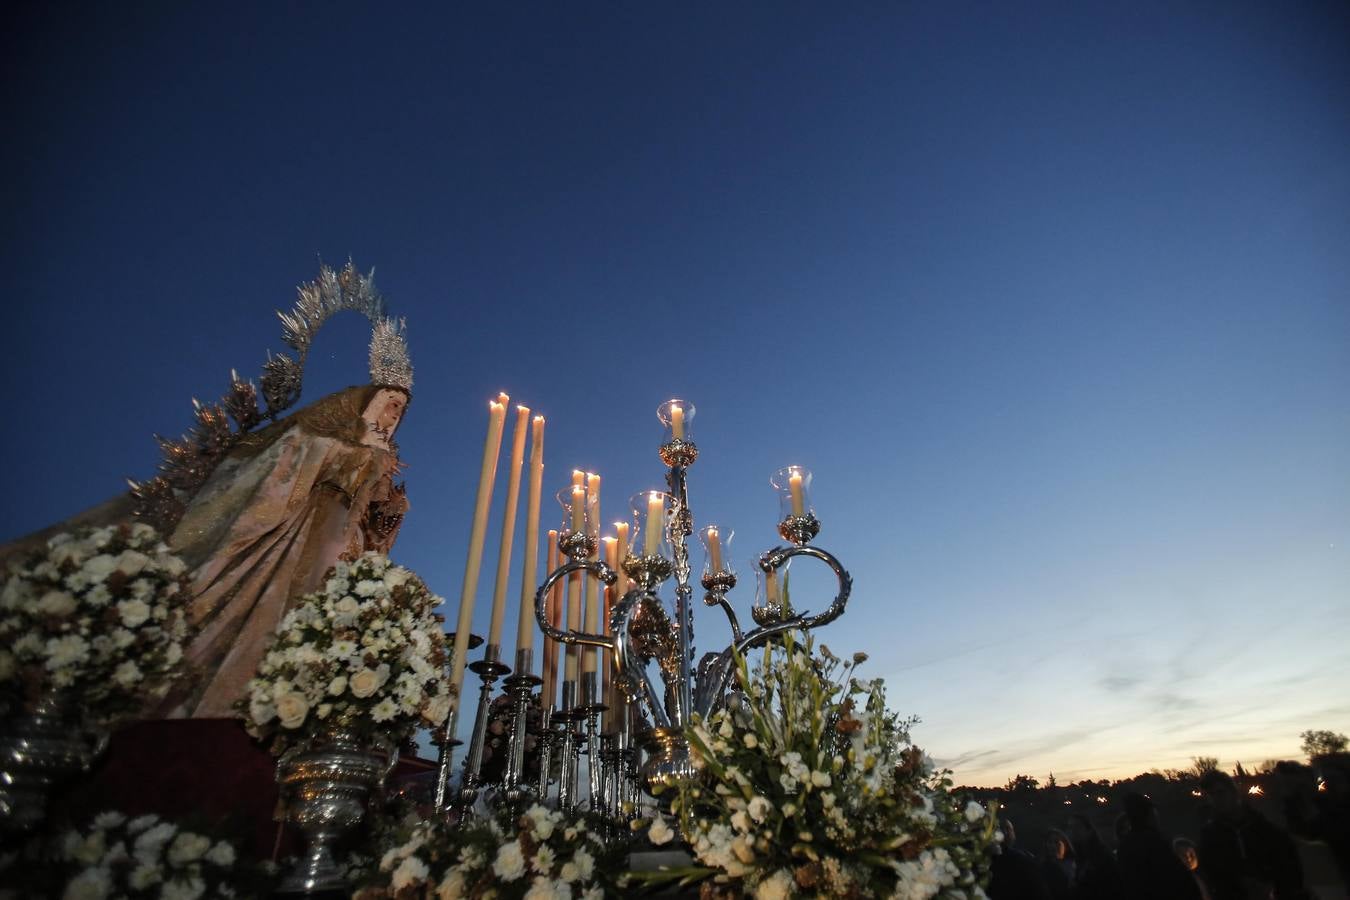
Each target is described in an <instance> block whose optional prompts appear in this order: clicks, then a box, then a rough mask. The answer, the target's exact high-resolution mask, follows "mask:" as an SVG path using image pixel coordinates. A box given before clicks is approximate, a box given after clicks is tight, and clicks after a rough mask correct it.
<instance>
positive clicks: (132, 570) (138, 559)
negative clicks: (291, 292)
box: [115, 550, 150, 576]
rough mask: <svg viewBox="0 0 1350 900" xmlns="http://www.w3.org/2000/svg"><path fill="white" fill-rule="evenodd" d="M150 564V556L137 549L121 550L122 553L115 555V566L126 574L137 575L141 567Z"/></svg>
mask: <svg viewBox="0 0 1350 900" xmlns="http://www.w3.org/2000/svg"><path fill="white" fill-rule="evenodd" d="M149 564H150V557H148V556H146V555H145V554H144V553H141V552H139V551H137V550H123V551H122V555H121V556H119V557H117V560H116V563H115V565H116V568H117V569H119V570H120V571H122V572H125V573H126V574H127V575H128V576H131V575H139V574H140V572H141V569H144V568H145V567H146V566H147V565H149Z"/></svg>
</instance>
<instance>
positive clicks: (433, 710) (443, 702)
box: [0, 676, 450, 725]
mask: <svg viewBox="0 0 1350 900" xmlns="http://www.w3.org/2000/svg"><path fill="white" fill-rule="evenodd" d="M0 677H2V676H0ZM449 715H450V698H449V697H433V698H432V699H431V701H430V702H429V703H427V705H426V706H425V707H423V709H422V718H424V719H426V720H427V721H428V722H430V723H431V724H433V725H439V724H440V723H442V722H444V721H445V719H446V717H447V716H449Z"/></svg>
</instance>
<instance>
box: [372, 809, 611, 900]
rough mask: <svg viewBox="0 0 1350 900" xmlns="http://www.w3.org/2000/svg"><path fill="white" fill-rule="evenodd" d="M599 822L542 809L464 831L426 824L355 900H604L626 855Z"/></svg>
mask: <svg viewBox="0 0 1350 900" xmlns="http://www.w3.org/2000/svg"><path fill="white" fill-rule="evenodd" d="M592 821H593V820H591V819H589V818H588V817H586V816H584V815H582V814H575V815H572V816H567V815H564V814H563V813H561V812H557V811H554V810H549V809H546V808H545V807H543V806H540V805H538V804H535V805H533V806H531V807H530V808H529V809H527V810H526V811H525V813H524V814H523V815H521V816H519V817H518V818H516V819H511V818H509V817H508V818H504V819H501V820H498V819H487V820H484V821H481V822H476V823H474V824H472V825H469V826H468V827H464V828H461V827H460V826H458V825H452V824H447V823H445V822H443V821H441V820H434V821H428V822H420V823H418V824H416V825H414V826H413V827H412V829H411V830H410V831H407V832H405V833H404V834H403V835H402V836H401V837H400V838H398V839H396V840H395V843H394V846H392V847H390V848H389V849H388V850H387V851H386V852H385V853H384V855H383V856H382V857H381V859H380V864H379V867H378V870H377V871H376V873H375V875H374V876H373V878H372V879H371V880H370V881H369V883H367V884H366V885H365V886H363V887H362V888H361V889H360V890H359V891H357V893H356V900H386V898H394V897H398V898H404V897H435V898H436V900H455V898H461V897H462V898H471V897H494V898H497V900H563V898H567V900H572V898H578V900H600V898H602V897H604V896H605V887H606V886H607V884H609V882H607V881H606V878H607V877H608V876H611V875H613V874H614V873H615V872H616V867H617V866H618V865H619V864H620V863H621V862H622V857H623V852H624V851H623V849H622V848H615V847H611V846H609V845H607V844H606V843H605V841H604V839H603V838H602V837H601V835H600V834H599V833H598V831H596V830H593V829H592V827H591V824H592ZM597 825H598V822H597Z"/></svg>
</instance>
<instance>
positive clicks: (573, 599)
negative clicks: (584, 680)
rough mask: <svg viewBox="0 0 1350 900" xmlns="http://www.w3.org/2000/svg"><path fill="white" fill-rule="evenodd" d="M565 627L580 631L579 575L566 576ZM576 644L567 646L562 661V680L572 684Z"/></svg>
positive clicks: (574, 675) (575, 674)
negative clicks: (565, 655) (565, 654)
mask: <svg viewBox="0 0 1350 900" xmlns="http://www.w3.org/2000/svg"><path fill="white" fill-rule="evenodd" d="M567 578H568V581H567V627H568V629H569V630H571V631H580V630H581V573H580V572H573V573H572V574H571V575H569V576H567ZM579 649H581V648H579V647H578V646H577V645H576V644H568V645H567V657H566V658H565V659H564V660H563V680H564V681H570V682H572V683H573V684H575V683H576V680H577V651H578V650H579Z"/></svg>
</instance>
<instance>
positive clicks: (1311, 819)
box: [1275, 753, 1350, 897]
mask: <svg viewBox="0 0 1350 900" xmlns="http://www.w3.org/2000/svg"><path fill="white" fill-rule="evenodd" d="M1313 765H1314V766H1315V768H1313V767H1309V766H1305V765H1301V764H1299V763H1296V762H1281V763H1279V764H1278V765H1277V766H1276V767H1275V775H1276V777H1277V779H1278V782H1277V783H1278V784H1279V790H1280V795H1281V798H1282V801H1283V806H1284V817H1285V821H1286V822H1288V823H1289V830H1290V831H1292V832H1293V833H1294V834H1295V835H1297V836H1298V837H1301V838H1303V839H1304V840H1308V841H1317V842H1319V843H1322V844H1325V845H1326V847H1327V849H1328V850H1330V851H1331V856H1332V858H1333V859H1334V860H1335V861H1336V868H1337V869H1338V870H1339V871H1340V875H1341V881H1342V883H1343V885H1344V887H1345V891H1346V896H1347V897H1350V753H1328V754H1326V755H1323V756H1319V757H1316V758H1315V759H1314V760H1313ZM1319 775H1320V776H1321V779H1322V784H1321V788H1320V789H1319V786H1318V783H1317V779H1318V776H1319Z"/></svg>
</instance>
